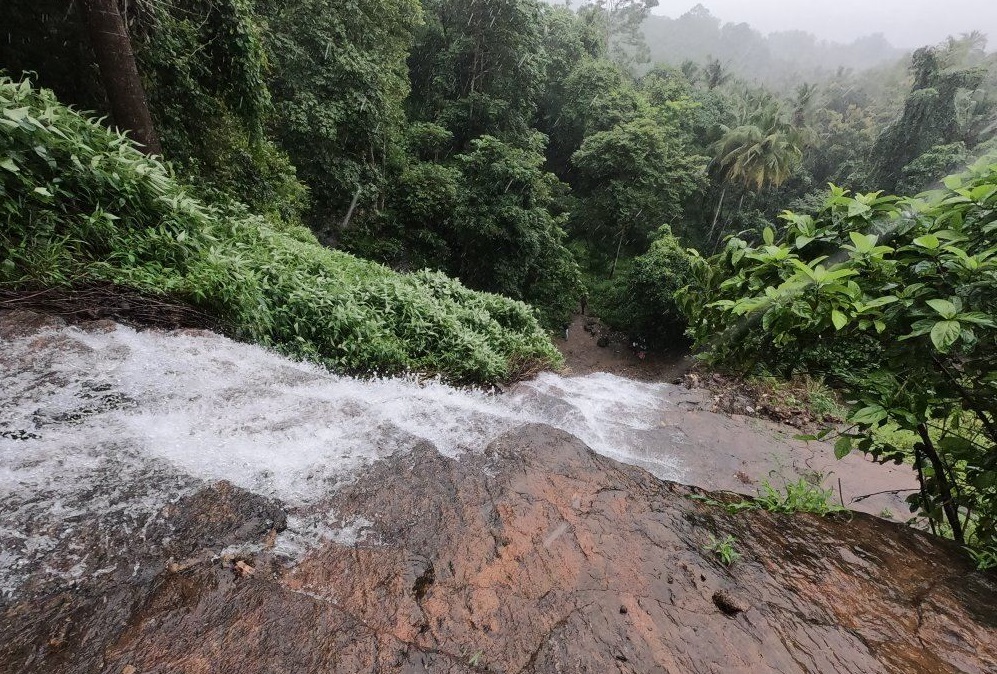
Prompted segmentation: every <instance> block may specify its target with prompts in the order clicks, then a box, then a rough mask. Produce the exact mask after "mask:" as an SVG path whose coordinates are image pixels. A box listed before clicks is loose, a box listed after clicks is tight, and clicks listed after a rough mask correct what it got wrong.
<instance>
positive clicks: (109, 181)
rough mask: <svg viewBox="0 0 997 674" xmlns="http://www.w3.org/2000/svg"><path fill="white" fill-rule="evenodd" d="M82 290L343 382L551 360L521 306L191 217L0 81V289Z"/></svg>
mask: <svg viewBox="0 0 997 674" xmlns="http://www.w3.org/2000/svg"><path fill="white" fill-rule="evenodd" d="M90 281H112V282H115V283H118V284H121V285H125V286H129V287H132V288H136V289H139V290H142V291H145V292H150V293H156V294H170V295H172V296H175V297H178V298H180V299H183V300H186V301H189V302H191V303H193V304H195V305H196V306H198V307H200V308H203V309H206V310H208V311H210V312H212V313H213V314H215V315H217V316H218V317H220V318H221V319H222V320H223V321H224V322H225V323H226V324H227V325H229V326H231V331H232V333H233V334H234V336H236V337H239V338H243V339H248V340H252V341H255V342H258V343H261V344H264V345H269V346H273V347H275V348H278V349H279V350H281V351H284V352H286V353H288V354H291V355H294V356H299V357H307V358H310V359H313V360H315V361H318V362H321V363H324V364H326V365H328V366H330V367H331V368H333V369H336V370H339V371H344V372H359V373H367V372H373V371H377V372H381V373H395V372H401V371H404V370H409V369H411V370H416V371H420V372H429V373H441V374H443V375H445V376H446V377H448V378H449V379H451V380H460V381H477V382H491V381H496V380H501V379H504V378H507V377H509V376H511V375H513V374H515V370H516V368H518V367H521V366H522V365H523V364H525V363H531V362H532V363H542V364H556V363H558V362H559V360H560V357H559V355H558V354H557V351H556V350H555V349H554V348H553V346H552V345H551V344H550V341H549V339H548V338H547V336H546V335H545V333H544V332H543V331H542V330H541V328H540V327H539V324H538V323H537V319H536V317H535V315H534V314H533V312H532V310H531V309H530V308H529V307H527V306H526V305H525V304H522V303H520V302H515V301H512V300H509V299H507V298H503V297H499V296H497V295H490V294H486V293H477V292H472V291H470V290H468V289H466V288H465V287H463V286H462V285H460V284H459V283H458V282H456V281H454V280H452V279H449V278H447V277H445V276H443V275H442V274H438V273H432V272H420V273H418V274H413V275H401V274H397V273H394V272H392V271H390V270H389V269H387V268H385V267H382V266H380V265H377V264H373V263H370V262H366V261H363V260H360V259H357V258H355V257H353V256H351V255H348V254H345V253H341V252H337V251H333V250H329V249H326V248H324V247H322V246H320V245H319V244H318V243H317V242H316V240H315V238H314V236H313V235H312V234H311V233H309V232H308V231H307V230H305V229H304V228H302V227H298V226H289V225H284V224H280V223H277V222H273V221H269V220H266V219H264V218H261V217H256V216H253V215H250V214H249V213H247V212H246V211H245V209H244V208H243V207H241V206H238V205H223V206H215V207H212V206H208V205H205V204H203V203H201V202H199V201H198V200H196V199H195V198H193V197H191V196H190V193H189V191H188V190H187V189H186V188H185V187H183V186H181V185H180V184H178V183H177V182H176V181H175V180H174V179H173V177H172V176H171V175H170V173H169V172H168V170H167V169H166V168H165V167H164V166H163V165H162V164H160V163H159V162H158V161H156V160H154V159H150V158H148V157H145V156H143V155H142V154H141V153H139V152H138V151H137V150H136V149H134V147H133V146H132V144H131V142H130V141H128V140H127V139H126V138H124V137H123V136H120V135H117V134H115V133H113V132H110V131H108V130H107V129H105V128H104V127H102V126H101V125H100V124H98V123H96V122H95V121H93V120H91V119H88V118H86V117H85V116H83V115H80V114H78V113H76V112H74V111H72V110H70V109H68V108H66V107H64V106H62V105H60V104H59V103H58V102H57V101H56V100H55V97H54V96H53V95H52V94H51V92H48V91H45V90H40V91H39V90H35V89H33V88H32V86H31V85H30V83H29V82H26V81H25V82H21V83H15V82H13V81H11V80H10V79H7V78H3V79H0V284H3V285H4V286H7V287H9V288H27V287H37V286H54V285H72V284H78V283H86V282H90Z"/></svg>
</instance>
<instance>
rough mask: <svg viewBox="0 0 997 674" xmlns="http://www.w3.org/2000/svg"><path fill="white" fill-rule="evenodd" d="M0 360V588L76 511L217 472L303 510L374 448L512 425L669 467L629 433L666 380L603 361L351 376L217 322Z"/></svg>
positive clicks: (156, 494)
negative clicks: (634, 376) (472, 385)
mask: <svg viewBox="0 0 997 674" xmlns="http://www.w3.org/2000/svg"><path fill="white" fill-rule="evenodd" d="M0 367H2V368H3V369H2V370H0V513H4V517H5V519H6V520H7V521H10V522H14V523H20V525H21V528H22V530H20V531H13V530H10V531H9V534H10V535H7V536H4V535H3V532H0V541H2V542H3V548H2V549H0V581H2V582H0V585H3V587H5V588H7V589H8V590H9V589H10V588H11V587H12V585H16V583H13V582H12V581H13V580H14V577H15V576H17V573H16V571H17V569H18V568H21V567H24V568H28V567H30V563H29V562H30V560H32V559H35V560H37V558H39V557H41V556H44V555H45V554H47V553H49V552H51V550H52V549H54V548H55V547H56V546H57V545H58V541H59V540H61V539H60V536H61V537H63V538H65V537H66V536H68V535H69V534H66V532H67V530H71V528H72V522H73V521H74V519H75V518H79V517H80V516H81V515H83V514H85V513H86V512H88V511H91V512H92V511H96V510H98V509H99V510H100V511H101V512H102V513H105V514H106V513H111V514H113V515H114V516H115V517H116V519H115V526H125V527H131V528H132V529H134V530H135V532H136V535H140V534H141V530H142V527H143V526H148V523H149V521H150V518H151V517H152V516H153V514H154V513H155V512H158V511H159V510H160V509H161V508H162V507H163V506H164V505H166V504H167V503H170V502H173V501H175V500H177V499H178V498H180V497H181V496H183V495H185V494H189V493H191V492H192V491H194V490H196V489H197V488H199V487H200V486H203V485H204V484H206V483H210V482H213V481H217V480H227V481H229V482H231V483H233V484H235V485H237V486H240V487H243V488H246V489H249V490H251V491H253V492H255V493H258V494H261V495H264V496H267V497H273V498H277V499H280V500H282V501H283V502H285V503H286V504H287V505H288V506H289V507H290V508H292V509H293V508H303V507H306V506H308V505H310V504H314V503H316V502H318V501H320V500H321V499H322V498H323V497H325V496H327V495H328V494H329V493H330V490H331V489H334V488H335V485H336V484H338V483H340V482H341V481H343V480H349V479H352V477H353V476H355V475H356V474H357V473H358V471H361V470H362V469H363V467H364V466H366V465H369V464H370V463H371V462H373V461H377V460H379V459H381V458H384V457H386V456H390V455H393V454H396V453H398V452H404V451H407V450H409V449H411V448H413V447H415V446H416V445H418V444H420V443H426V442H428V443H430V444H432V446H434V447H435V448H436V449H437V451H439V452H441V453H443V454H445V455H447V456H450V457H458V456H460V455H461V454H462V453H464V452H476V451H481V450H482V449H483V448H484V447H485V446H487V444H488V443H489V442H491V441H492V440H493V439H495V438H496V437H498V436H499V435H501V434H502V433H504V432H506V431H508V430H509V429H511V428H513V427H515V426H517V425H521V424H523V423H530V422H540V423H547V424H550V425H552V426H555V427H558V428H561V429H563V430H566V431H568V432H570V433H573V434H575V435H577V436H578V437H580V438H581V439H582V440H583V441H585V442H586V443H587V444H588V445H589V446H591V447H592V448H593V449H594V450H596V451H598V452H601V453H604V454H606V455H608V456H611V457H613V458H617V459H620V460H623V461H628V460H629V461H630V462H632V463H638V464H640V465H645V466H646V467H648V468H649V469H651V470H652V472H654V473H656V474H657V475H658V476H659V477H663V478H669V479H680V478H681V477H682V473H681V470H680V466H679V464H678V463H677V462H676V460H675V459H674V458H673V457H670V456H667V455H661V454H658V455H654V456H649V455H648V454H647V452H646V451H645V450H644V448H643V447H642V446H641V443H642V438H643V436H642V433H644V432H647V431H651V430H653V429H654V428H656V427H657V426H658V425H659V422H660V418H661V414H662V412H663V411H664V410H666V409H667V408H668V406H669V404H670V403H669V401H668V400H667V394H668V392H669V391H668V389H669V387H668V385H664V384H643V383H638V382H634V381H631V380H627V379H623V378H620V377H614V376H613V375H609V374H596V375H590V376H587V377H578V378H564V377H560V376H558V375H554V374H550V373H548V374H543V375H541V376H539V377H538V378H537V379H536V380H534V381H531V382H528V383H524V384H521V385H519V386H517V387H516V388H515V389H514V390H513V391H512V392H511V393H508V394H502V395H496V394H490V393H487V392H483V391H478V390H464V389H457V388H453V387H450V386H446V385H444V384H442V383H440V382H438V381H434V380H430V381H420V380H416V379H414V378H408V379H405V378H401V379H399V378H394V379H375V380H369V381H360V380H357V379H352V378H348V377H340V376H336V375H332V374H329V373H328V372H327V371H325V370H323V369H321V368H319V367H317V366H314V365H311V364H308V363H301V362H293V361H290V360H288V359H286V358H283V357H281V356H279V355H277V354H274V353H272V352H269V351H267V350H265V349H262V348H259V347H255V346H251V345H247V344H240V343H237V342H233V341H231V340H228V339H225V338H222V337H218V336H215V335H210V334H200V333H198V334H177V333H173V334H165V333H161V332H156V331H144V332H136V331H134V330H132V329H130V328H124V327H122V328H118V329H117V330H113V331H110V332H107V333H87V332H83V331H80V330H79V329H76V328H63V329H60V330H57V331H53V332H51V333H47V334H44V335H41V336H37V335H36V336H33V337H26V338H21V339H16V340H12V341H7V342H4V343H3V356H2V358H0ZM29 522H30V523H31V526H28V524H27V523H29ZM295 522H298V523H299V524H300V526H299V527H297V529H296V528H295V526H294V523H295ZM39 523H41V524H39ZM15 529H16V527H15ZM309 532H311V533H312V534H315V533H318V534H319V537H320V538H330V537H332V534H330V533H329V527H328V526H327V525H326V524H324V523H315V522H312V521H310V520H308V518H298V519H295V518H292V527H291V531H290V532H289V534H288V535H287V536H286V537H285V538H286V540H287V541H288V545H289V546H290V547H298V548H300V547H301V540H303V539H304V538H307V535H308V533H309ZM67 540H68V539H67ZM73 554H76V553H72V554H70V555H69V557H72V555H73ZM84 556H85V552H84V551H79V554H76V557H75V558H74V559H75V560H76V561H77V562H79V561H80V560H82V559H83V557H84ZM81 569H83V570H81ZM60 573H65V574H68V575H69V576H73V575H76V576H79V575H81V574H85V573H86V570H85V565H84V567H78V566H69V567H67V568H66V569H64V570H62V571H60ZM5 575H6V576H7V578H6V580H4V576H5Z"/></svg>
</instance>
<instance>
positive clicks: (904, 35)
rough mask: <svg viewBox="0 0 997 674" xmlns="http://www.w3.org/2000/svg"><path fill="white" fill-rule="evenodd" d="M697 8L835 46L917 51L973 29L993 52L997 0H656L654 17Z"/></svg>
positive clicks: (996, 43) (996, 45)
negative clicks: (857, 42) (884, 44)
mask: <svg viewBox="0 0 997 674" xmlns="http://www.w3.org/2000/svg"><path fill="white" fill-rule="evenodd" d="M700 3H701V4H702V5H703V6H704V7H706V8H707V9H709V10H710V13H712V14H713V15H714V16H716V17H718V18H720V19H723V20H724V21H725V22H738V23H739V22H742V21H744V22H747V23H749V24H751V26H752V27H754V28H756V29H758V30H759V31H761V32H763V33H770V32H773V31H779V30H805V31H807V32H808V33H813V34H814V35H816V36H817V37H819V38H822V39H827V40H834V41H836V42H851V41H852V40H854V39H855V38H857V37H862V36H865V35H870V34H872V33H883V34H884V35H886V38H887V39H888V40H889V41H890V42H891V43H892V44H893V45H894V46H895V47H918V46H922V45H926V44H934V43H936V42H940V41H942V40H944V39H945V37H946V36H948V35H958V34H960V33H968V32H970V31H972V30H979V31H982V32H984V33H986V34H987V36H988V37H989V38H990V40H989V43H988V46H987V50H988V51H995V50H997V0H660V6H659V7H658V8H657V9H656V10H655V13H656V14H663V15H665V16H670V17H672V18H675V17H677V16H680V15H682V14H684V13H685V12H687V11H689V9H691V8H692V7H694V6H695V5H697V4H700Z"/></svg>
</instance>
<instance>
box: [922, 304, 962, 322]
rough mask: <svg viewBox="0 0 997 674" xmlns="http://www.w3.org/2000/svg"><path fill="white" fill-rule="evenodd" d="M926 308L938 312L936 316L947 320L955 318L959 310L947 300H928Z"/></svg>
mask: <svg viewBox="0 0 997 674" xmlns="http://www.w3.org/2000/svg"><path fill="white" fill-rule="evenodd" d="M928 306H929V307H931V308H932V309H934V310H935V311H937V312H938V315H939V316H941V317H942V318H944V319H946V320H948V319H952V318H955V315H956V314H957V313H959V309H958V308H957V307H956V306H955V305H954V304H952V303H951V302H949V301H948V300H938V299H935V300H928Z"/></svg>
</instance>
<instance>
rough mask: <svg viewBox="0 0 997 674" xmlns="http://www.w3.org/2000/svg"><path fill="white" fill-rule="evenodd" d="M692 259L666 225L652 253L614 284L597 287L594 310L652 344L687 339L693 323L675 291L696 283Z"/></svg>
mask: <svg viewBox="0 0 997 674" xmlns="http://www.w3.org/2000/svg"><path fill="white" fill-rule="evenodd" d="M691 271H692V259H691V257H690V255H689V253H688V252H686V250H685V249H684V248H682V245H681V243H680V242H679V240H678V239H677V238H675V237H674V236H673V235H672V232H671V229H670V228H669V227H668V226H667V225H665V226H663V227H661V228H660V229H659V230H658V232H657V236H656V238H655V240H654V241H653V242H652V243H651V246H650V248H649V249H648V251H647V252H646V253H644V254H643V255H640V256H638V257H636V258H633V259H632V260H630V261H628V263H627V264H626V266H625V268H624V269H623V273H621V274H620V275H619V276H618V277H617V278H616V279H615V280H614V281H613V282H611V283H609V284H599V285H593V286H592V290H593V293H597V294H598V296H597V297H595V298H594V301H593V308H594V309H595V311H596V313H598V315H599V316H600V318H602V319H603V320H604V321H606V322H607V323H609V324H610V325H612V326H613V327H615V328H618V329H621V330H626V331H627V332H629V333H630V334H631V335H634V336H640V337H643V338H645V339H647V340H648V341H649V343H650V344H652V345H660V344H674V343H675V342H676V340H679V341H681V339H682V336H683V334H684V333H685V330H686V327H687V323H686V320H685V316H684V315H683V314H682V312H681V310H680V309H679V306H678V304H677V303H676V301H675V293H676V291H678V290H679V289H681V288H682V287H684V286H685V285H686V284H687V283H688V282H689V280H690V274H691Z"/></svg>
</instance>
